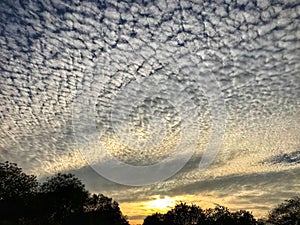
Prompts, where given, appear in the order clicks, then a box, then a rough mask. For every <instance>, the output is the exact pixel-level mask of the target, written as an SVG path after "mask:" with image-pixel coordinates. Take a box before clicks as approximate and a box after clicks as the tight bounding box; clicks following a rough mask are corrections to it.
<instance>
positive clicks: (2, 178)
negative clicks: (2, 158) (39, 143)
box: [0, 162, 38, 223]
mask: <svg viewBox="0 0 300 225" xmlns="http://www.w3.org/2000/svg"><path fill="white" fill-rule="evenodd" d="M37 187H38V182H37V180H36V177H35V176H33V175H27V174H25V173H24V172H22V169H21V168H19V167H18V166H17V165H16V164H14V163H9V162H4V163H0V221H4V220H5V221H11V222H14V223H17V222H18V221H19V220H21V219H22V218H24V217H26V216H27V215H28V214H30V213H29V212H28V209H29V207H28V206H29V205H30V204H31V200H32V199H33V197H34V195H35V193H36V190H37ZM3 223H4V222H3Z"/></svg>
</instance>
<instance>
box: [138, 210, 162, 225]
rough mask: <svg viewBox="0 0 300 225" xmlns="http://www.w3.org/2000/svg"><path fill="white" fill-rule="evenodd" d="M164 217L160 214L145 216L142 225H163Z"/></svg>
mask: <svg viewBox="0 0 300 225" xmlns="http://www.w3.org/2000/svg"><path fill="white" fill-rule="evenodd" d="M164 224H165V223H164V215H163V214H161V213H155V214H152V215H151V216H147V217H146V218H145V220H144V223H143V225H164Z"/></svg>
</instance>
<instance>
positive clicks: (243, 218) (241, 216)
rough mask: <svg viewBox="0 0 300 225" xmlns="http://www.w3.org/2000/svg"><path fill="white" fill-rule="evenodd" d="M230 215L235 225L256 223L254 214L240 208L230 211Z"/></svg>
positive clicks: (255, 224)
mask: <svg viewBox="0 0 300 225" xmlns="http://www.w3.org/2000/svg"><path fill="white" fill-rule="evenodd" d="M232 217H233V220H234V221H235V222H234V224H236V225H257V224H258V222H257V221H256V219H255V218H254V216H253V215H252V214H251V213H250V212H248V211H246V210H240V211H237V212H234V213H232Z"/></svg>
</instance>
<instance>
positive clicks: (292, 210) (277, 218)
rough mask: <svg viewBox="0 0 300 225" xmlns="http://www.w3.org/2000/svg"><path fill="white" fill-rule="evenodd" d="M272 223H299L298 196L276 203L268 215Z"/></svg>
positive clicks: (299, 208) (299, 202) (299, 203)
mask: <svg viewBox="0 0 300 225" xmlns="http://www.w3.org/2000/svg"><path fill="white" fill-rule="evenodd" d="M268 222H269V223H271V224H274V225H291V224H293V225H300V198H299V197H294V198H291V199H288V200H285V202H283V203H281V204H280V205H278V206H277V207H276V208H275V209H273V210H272V211H271V212H270V213H269V216H268Z"/></svg>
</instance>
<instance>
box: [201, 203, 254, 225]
mask: <svg viewBox="0 0 300 225" xmlns="http://www.w3.org/2000/svg"><path fill="white" fill-rule="evenodd" d="M205 214H206V218H205V220H204V221H203V222H202V223H199V225H200V224H201V225H202V224H203V225H257V221H256V219H255V218H254V216H253V215H252V214H251V213H250V212H248V211H245V210H240V211H237V212H230V211H229V209H228V208H226V207H224V206H217V207H215V208H214V209H207V210H206V211H205Z"/></svg>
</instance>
